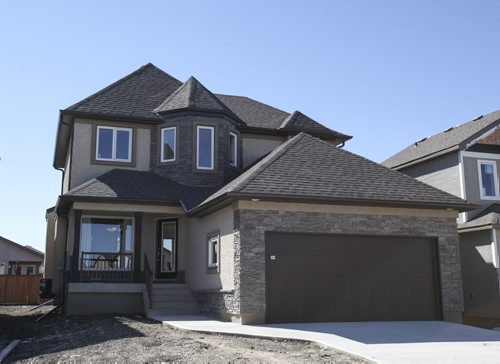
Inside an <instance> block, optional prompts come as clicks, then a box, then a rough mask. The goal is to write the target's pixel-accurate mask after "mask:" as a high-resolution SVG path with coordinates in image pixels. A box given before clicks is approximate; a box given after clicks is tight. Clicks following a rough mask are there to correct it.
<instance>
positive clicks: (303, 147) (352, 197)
mask: <svg viewBox="0 0 500 364" xmlns="http://www.w3.org/2000/svg"><path fill="white" fill-rule="evenodd" d="M230 192H233V193H240V194H248V195H249V196H250V195H260V196H275V197H292V198H293V197H296V198H301V199H304V198H310V199H315V200H316V199H317V200H329V201H332V200H334V201H355V202H363V201H365V202H372V203H373V202H381V203H391V202H392V203H406V204H408V205H419V206H425V205H428V206H431V205H432V206H435V205H439V206H443V207H446V206H455V207H456V206H461V207H463V208H464V209H470V205H468V204H467V203H466V201H464V200H462V199H460V198H458V197H456V196H453V195H451V194H448V193H446V192H443V191H441V190H438V189H436V188H434V187H431V186H429V185H427V184H425V183H423V182H420V181H417V180H415V179H413V178H411V177H409V176H406V175H404V174H402V173H399V172H396V171H393V170H390V169H389V168H386V167H384V166H381V165H380V164H377V163H375V162H372V161H370V160H368V159H365V158H363V157H360V156H358V155H356V154H353V153H350V152H348V151H346V150H344V149H340V148H337V147H335V146H333V145H331V144H328V143H326V142H324V141H322V140H320V139H317V138H314V137H312V136H310V135H308V134H305V133H300V134H298V135H297V136H295V137H294V138H292V139H290V140H289V141H287V142H286V143H284V144H282V145H281V146H279V147H278V148H276V149H275V150H274V151H272V152H271V153H270V154H269V155H268V156H267V157H265V158H263V159H262V160H261V161H260V162H259V163H257V164H255V165H254V166H253V167H251V168H250V169H248V170H247V171H246V172H244V173H243V174H242V175H240V176H239V177H238V178H236V179H235V180H233V181H232V182H230V183H229V184H227V185H226V186H224V187H223V188H222V189H220V190H219V191H217V192H216V193H214V194H213V195H212V196H210V197H209V198H208V199H207V200H205V201H204V202H203V203H202V205H204V204H208V203H209V202H211V201H213V200H214V199H216V198H217V197H221V196H222V195H224V194H226V193H230Z"/></svg>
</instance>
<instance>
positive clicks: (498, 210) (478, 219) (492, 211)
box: [458, 203, 500, 229]
mask: <svg viewBox="0 0 500 364" xmlns="http://www.w3.org/2000/svg"><path fill="white" fill-rule="evenodd" d="M487 225H500V204H497V203H493V204H491V205H489V206H488V207H487V208H485V209H484V210H482V211H481V212H480V213H479V214H477V215H476V216H475V217H474V218H473V219H472V220H469V221H467V222H464V223H461V224H458V228H459V229H469V228H475V227H480V226H487Z"/></svg>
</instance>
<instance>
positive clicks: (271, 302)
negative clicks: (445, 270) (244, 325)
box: [266, 233, 441, 322]
mask: <svg viewBox="0 0 500 364" xmlns="http://www.w3.org/2000/svg"><path fill="white" fill-rule="evenodd" d="M438 276H439V275H438V263H437V251H436V242H435V240H434V239H427V238H413V237H378V236H341V235H316V234H300V233H295V234H285V233H268V234H266V295H267V320H268V322H313V321H379V320H380V321H386V320H393V321H397V320H439V319H440V318H441V310H440V307H441V305H440V294H439V280H438Z"/></svg>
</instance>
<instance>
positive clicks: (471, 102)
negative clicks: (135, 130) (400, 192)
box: [0, 0, 500, 250]
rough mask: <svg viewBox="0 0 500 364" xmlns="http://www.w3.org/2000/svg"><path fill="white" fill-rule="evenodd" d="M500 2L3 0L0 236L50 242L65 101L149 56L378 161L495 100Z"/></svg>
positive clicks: (495, 104) (179, 74)
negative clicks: (299, 115) (299, 118)
mask: <svg viewBox="0 0 500 364" xmlns="http://www.w3.org/2000/svg"><path fill="white" fill-rule="evenodd" d="M499 18H500V1H487V0H485V1H480V2H479V1H472V0H471V1H457V0H455V1H444V0H442V1H431V0H429V1H405V0H403V1H401V0H399V1H396V0H395V1H385V0H379V1H368V0H366V1H356V0H349V1H336V0H325V1H318V0H311V1H306V0H304V1H293V0H282V1H280V0H275V1H269V0H251V1H234V0H233V1H229V0H227V1H220V0H211V1H188V0H182V1H139V0H137V1H109V0H108V1H102V0H99V1H90V0H86V1H80V2H76V1H49V0H48V1H23V0H16V1H2V2H0V66H1V67H0V120H1V121H0V122H1V124H0V125H1V129H0V157H1V161H0V201H1V208H0V235H2V236H4V237H7V238H9V239H12V240H14V241H16V242H19V243H21V244H30V245H32V246H34V247H36V248H38V249H41V250H43V249H44V241H45V216H44V214H45V209H46V208H48V207H50V206H53V205H54V203H55V202H56V199H57V195H58V193H59V191H60V178H61V176H60V172H58V171H56V170H54V169H53V168H52V158H53V151H54V140H55V132H56V126H57V119H58V112H59V109H63V108H65V107H67V106H69V105H71V104H73V103H75V102H77V101H79V100H80V99H82V98H84V97H86V96H88V95H89V94H91V93H93V92H95V91H97V90H99V89H100V88H102V87H104V86H106V85H108V84H109V83H111V82H114V81H115V80H117V79H118V78H121V77H123V76H125V75H126V74H128V73H130V72H132V71H134V70H135V69H137V68H138V67H140V66H141V65H144V64H146V63H148V62H152V63H154V64H155V65H156V66H158V67H160V68H162V69H163V70H165V71H166V72H168V73H170V74H171V75H173V76H174V77H176V78H178V79H180V80H182V81H185V80H186V79H187V78H188V77H189V76H190V75H194V76H195V77H196V78H197V79H198V80H200V81H201V82H202V83H203V84H204V85H205V86H206V87H208V88H209V89H210V90H211V91H213V92H219V93H228V94H234V95H245V96H249V97H252V98H255V99H258V100H260V101H263V102H266V103H269V104H271V105H273V106H276V107H278V108H281V109H283V110H286V111H289V112H291V111H294V110H300V111H302V112H304V113H305V114H307V115H309V116H311V117H313V118H314V119H316V120H318V121H320V122H322V123H324V124H325V125H327V126H329V127H330V128H332V129H335V130H338V131H340V132H343V133H346V134H350V135H353V136H354V138H353V140H352V141H349V142H348V144H347V145H346V148H347V149H349V150H351V151H353V152H355V153H358V154H361V155H363V156H365V157H368V158H370V159H372V160H375V161H377V162H380V161H383V160H384V159H386V158H387V157H389V156H390V155H392V154H393V153H395V152H397V151H398V150H400V149H402V148H403V147H405V146H407V145H409V144H410V143H413V142H414V141H416V140H419V139H421V138H422V137H425V136H429V135H432V134H435V133H438V132H440V131H443V130H445V129H447V128H448V127H450V126H454V125H458V124H461V123H464V122H466V121H469V120H471V119H472V118H474V117H476V116H478V115H481V114H486V113H489V112H491V111H494V110H497V109H500V66H499V64H500V63H499V60H500V46H499V45H500V27H499V25H498V19H499Z"/></svg>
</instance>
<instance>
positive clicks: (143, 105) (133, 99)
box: [65, 63, 182, 120]
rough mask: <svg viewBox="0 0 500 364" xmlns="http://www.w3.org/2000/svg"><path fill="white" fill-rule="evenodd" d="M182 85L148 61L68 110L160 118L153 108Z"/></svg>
mask: <svg viewBox="0 0 500 364" xmlns="http://www.w3.org/2000/svg"><path fill="white" fill-rule="evenodd" d="M181 85H182V82H180V81H179V80H177V79H175V78H174V77H172V76H170V75H169V74H168V73H165V72H163V71H162V70H161V69H159V68H157V67H155V66H154V65H153V64H151V63H148V64H147V65H145V66H142V67H141V68H139V69H138V70H136V71H135V72H132V73H131V74H129V75H128V76H125V77H123V78H122V79H120V80H118V81H116V82H114V83H113V84H111V85H109V86H107V87H105V88H103V89H102V90H100V91H98V92H96V93H95V94H93V95H91V96H89V97H87V98H85V99H83V100H82V101H80V102H78V103H76V104H74V105H72V106H70V107H68V108H67V109H65V111H76V112H83V113H95V114H103V115H113V116H125V117H137V118H145V119H152V120H159V118H158V116H157V115H156V114H154V113H153V110H154V109H155V108H156V107H157V106H158V105H160V104H161V102H162V101H163V100H165V99H166V98H167V97H168V95H170V94H171V93H172V92H174V91H175V90H176V89H178V88H179V87H180V86H181Z"/></svg>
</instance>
